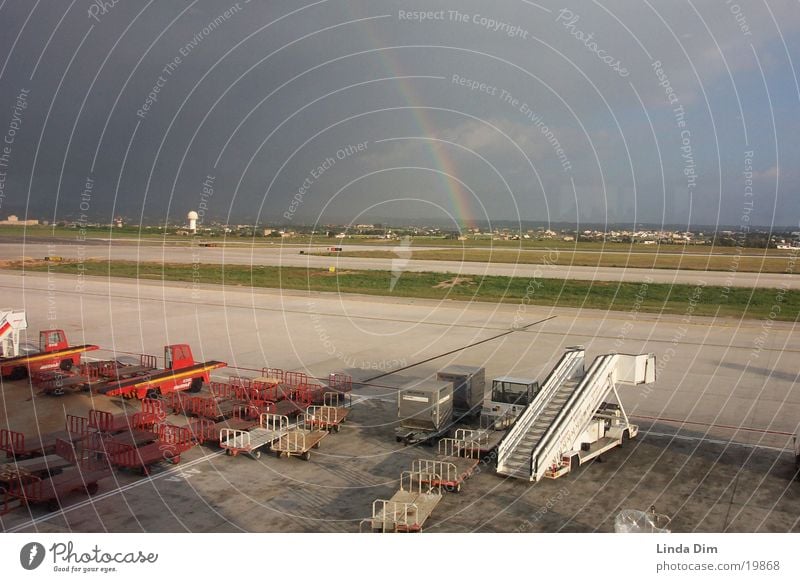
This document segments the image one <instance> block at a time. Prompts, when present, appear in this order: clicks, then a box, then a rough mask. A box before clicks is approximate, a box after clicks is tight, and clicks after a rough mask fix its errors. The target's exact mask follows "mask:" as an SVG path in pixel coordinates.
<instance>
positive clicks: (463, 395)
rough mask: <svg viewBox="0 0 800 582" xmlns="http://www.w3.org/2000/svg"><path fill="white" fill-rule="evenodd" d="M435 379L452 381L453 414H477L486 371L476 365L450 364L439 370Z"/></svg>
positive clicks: (483, 394)
mask: <svg viewBox="0 0 800 582" xmlns="http://www.w3.org/2000/svg"><path fill="white" fill-rule="evenodd" d="M436 379H437V380H444V381H446V382H452V383H453V415H454V416H460V417H466V416H477V415H478V414H480V412H481V406H482V405H483V401H484V398H485V395H486V371H485V370H484V369H483V368H482V367H478V366H461V365H452V366H448V367H446V368H444V369H443V370H439V372H438V373H437V374H436Z"/></svg>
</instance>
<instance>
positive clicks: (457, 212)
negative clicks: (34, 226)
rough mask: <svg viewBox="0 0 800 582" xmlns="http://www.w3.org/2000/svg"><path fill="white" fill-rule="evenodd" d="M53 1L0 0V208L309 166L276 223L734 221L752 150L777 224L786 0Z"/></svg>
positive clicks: (792, 198)
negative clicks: (0, 158)
mask: <svg viewBox="0 0 800 582" xmlns="http://www.w3.org/2000/svg"><path fill="white" fill-rule="evenodd" d="M68 6H70V5H69V4H68V3H62V2H52V1H42V2H39V3H38V4H37V3H34V2H29V1H26V0H8V1H7V2H6V3H5V4H4V5H3V7H2V9H1V10H0V31H2V34H0V66H4V68H3V70H2V77H0V133H3V134H5V133H6V129H7V128H8V127H9V124H10V123H11V122H12V120H13V118H14V107H15V103H16V102H17V100H18V99H17V97H18V96H19V94H20V91H22V90H27V91H29V97H28V106H27V108H26V109H25V110H24V115H23V116H22V119H21V123H19V122H17V125H19V129H18V130H17V131H16V136H15V139H14V143H13V144H12V145H13V147H12V149H11V153H10V154H9V156H8V157H9V160H8V163H7V167H4V168H2V169H0V170H3V171H5V174H6V176H5V178H6V179H5V182H4V184H5V186H4V189H3V195H4V197H3V198H2V208H0V215H2V214H4V213H8V212H25V211H26V210H27V212H28V213H29V214H31V215H34V216H37V217H41V218H52V217H69V216H72V217H75V216H76V215H77V214H79V213H80V212H81V204H80V203H81V198H80V195H81V192H83V191H84V190H85V183H86V180H87V177H88V178H91V179H92V180H93V182H94V189H93V192H92V201H91V208H90V213H91V214H92V216H93V217H97V218H98V219H104V220H107V219H109V218H110V217H111V216H113V215H116V214H122V215H124V216H127V217H129V218H131V219H134V220H136V219H138V217H139V216H144V217H146V218H147V219H149V220H164V219H166V218H169V219H173V220H174V219H178V218H180V217H182V216H184V215H185V214H186V212H187V211H188V210H189V209H191V208H195V207H196V206H197V205H198V203H199V201H200V199H201V193H202V184H203V181H204V180H206V178H207V176H209V175H212V176H214V195H213V197H212V199H211V200H210V201H209V215H210V216H214V217H217V218H220V219H227V218H228V217H230V218H231V219H232V220H235V221H253V220H255V219H260V220H261V221H270V220H279V219H282V218H281V217H283V215H284V212H285V211H286V209H287V208H288V207H289V205H290V203H291V201H292V199H293V197H295V195H296V194H297V192H298V190H299V189H300V188H301V187H303V184H304V182H307V181H309V180H310V181H311V183H310V184H308V187H307V188H304V191H305V194H304V195H303V196H302V203H301V204H299V205H298V207H297V209H296V212H295V213H293V215H292V221H294V222H307V221H316V220H320V221H322V222H326V221H333V220H336V221H340V220H349V219H351V218H353V217H356V216H363V214H362V213H363V211H364V209H365V208H369V207H374V208H375V209H374V211H372V212H374V214H375V215H376V216H397V217H400V216H408V217H412V218H413V217H430V216H431V213H438V214H439V215H440V216H441V218H442V219H447V217H448V216H452V217H455V219H456V220H461V219H467V218H479V219H480V218H490V219H492V220H497V219H517V218H521V219H523V220H547V219H551V220H580V221H582V222H585V221H594V222H602V221H610V222H617V221H626V222H631V221H634V220H636V221H639V222H659V221H662V220H663V221H666V222H669V223H683V224H685V223H687V222H688V221H690V220H691V221H692V222H694V223H704V224H717V223H720V224H734V225H735V224H738V223H739V222H740V220H741V215H742V208H743V204H744V203H745V201H746V200H745V198H744V196H743V192H744V176H743V172H744V165H745V164H744V158H745V152H747V151H753V152H754V156H753V165H754V170H755V171H756V173H757V176H756V177H757V179H756V196H755V199H754V210H753V221H754V222H755V223H758V224H763V225H769V224H771V223H772V222H773V216H774V217H776V218H775V219H774V220H776V221H777V222H778V223H779V224H787V225H788V224H796V223H797V221H798V218H800V197H798V196H797V189H798V185H800V176H798V175H797V173H796V172H793V171H789V170H788V168H791V167H793V164H794V161H795V160H796V159H797V157H798V154H800V152H798V143H797V138H796V136H797V129H798V128H797V125H798V121H797V120H798V119H800V116H798V105H800V95H798V86H797V79H796V71H795V69H794V68H793V63H792V62H791V61H790V55H797V54H798V50H797V48H798V32H799V29H800V15H798V13H797V4H796V3H795V2H791V1H789V0H785V1H777V2H769V3H766V2H761V3H741V4H737V3H735V2H726V1H724V0H723V1H716V0H714V1H712V0H703V1H700V0H693V1H692V2H688V1H681V2H669V3H659V2H652V0H651V1H650V2H649V3H631V2H622V1H621V0H619V1H606V2H599V1H598V2H592V1H589V0H581V1H576V2H572V3H569V4H567V5H564V4H560V3H554V2H542V3H539V4H538V5H537V4H534V3H530V2H523V1H518V0H507V1H502V2H494V3H491V4H489V3H486V2H480V1H477V0H467V1H465V0H459V2H454V1H452V0H450V1H444V2H435V3H433V4H432V3H430V2H409V1H396V0H379V1H370V2H367V1H366V0H363V1H360V2H344V1H341V0H336V1H334V0H331V1H329V2H318V3H314V2H309V3H307V4H305V5H304V4H299V3H297V2H291V1H289V0H281V1H270V2H263V1H256V0H253V1H252V2H246V1H244V0H240V2H238V3H234V2H230V3H228V2H224V1H223V2H218V1H215V2H212V1H210V0H197V1H195V2H189V1H185V0H181V1H178V0H159V1H158V2H149V3H148V2H145V1H132V0H131V1H120V2H118V3H117V4H115V5H113V6H112V5H111V4H110V3H109V8H107V10H105V11H102V10H100V9H99V8H97V6H98V5H97V4H96V3H94V2H91V1H89V0H76V2H75V3H74V4H73V5H72V7H71V8H70V9H69V10H67V8H68ZM562 10H568V12H562ZM90 11H91V12H90ZM415 11H428V12H432V13H433V14H431V15H430V16H431V18H430V19H426V20H425V21H421V22H420V21H419V20H414V19H413V18H412V17H410V16H408V15H409V14H411V13H413V12H415ZM456 12H458V15H456ZM576 17H577V18H576ZM590 35H591V36H590ZM654 61H659V62H660V63H661V67H660V68H661V70H662V73H663V74H662V76H661V77H659V76H658V74H657V73H656V69H657V68H658V67H654V66H653V63H654ZM3 63H4V64H3ZM623 70H624V72H625V73H627V74H625V75H622V74H620V73H621V72H622V71H623ZM454 75H455V76H457V79H467V80H470V81H475V84H474V88H470V86H472V85H470V86H467V85H465V84H464V83H460V82H458V81H456V82H454ZM481 84H483V86H482V87H481ZM667 88H669V90H670V91H671V93H668V92H667ZM670 98H671V99H672V100H673V102H672V103H670V101H669V100H670ZM679 106H682V107H683V113H682V114H681V115H677V114H676V112H675V108H676V107H679ZM681 124H683V125H681ZM542 126H546V130H547V131H544V130H543V128H542ZM686 132H688V133H686ZM400 138H413V139H400ZM443 141H448V142H452V143H451V144H445V143H442V142H443ZM364 142H366V146H365V148H364V149H363V151H356V152H355V153H352V154H351V153H348V154H347V155H345V156H343V157H342V158H341V159H339V158H338V157H337V152H339V151H340V150H342V149H345V150H346V149H347V146H352V145H354V144H358V143H364ZM687 148H688V149H687ZM326 159H333V160H334V162H333V163H332V164H328V165H329V166H330V167H328V168H327V169H326V170H325V171H324V172H322V173H321V174H320V173H318V174H319V175H318V177H316V178H314V177H313V175H312V172H316V168H318V167H319V166H320V165H321V164H323V163H324V162H325V160H326ZM409 166H415V167H418V168H420V169H417V170H410V169H392V168H397V167H409ZM687 172H689V173H690V174H692V173H693V174H692V175H693V176H694V177H692V175H690V176H687V175H686V174H687ZM448 174H449V175H451V176H452V178H448V177H447V175H448ZM309 176H311V178H309ZM573 185H574V190H573ZM337 192H338V194H337ZM334 196H335V198H334ZM395 199H411V200H416V202H414V201H405V202H402V203H401V202H388V201H390V200H395ZM432 205H433V206H432ZM368 214H369V213H368ZM368 214H367V216H366V217H364V218H361V219H360V220H362V221H365V220H367V219H368Z"/></svg>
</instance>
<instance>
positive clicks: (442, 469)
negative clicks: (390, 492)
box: [411, 438, 481, 493]
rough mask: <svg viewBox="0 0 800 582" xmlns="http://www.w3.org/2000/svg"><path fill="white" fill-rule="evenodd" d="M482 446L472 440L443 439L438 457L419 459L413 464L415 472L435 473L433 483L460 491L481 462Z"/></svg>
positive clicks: (443, 487) (440, 442) (456, 491)
mask: <svg viewBox="0 0 800 582" xmlns="http://www.w3.org/2000/svg"><path fill="white" fill-rule="evenodd" d="M480 456H481V454H480V448H479V447H478V444H477V443H475V442H472V441H461V440H456V439H450V438H446V439H442V440H440V441H439V456H438V458H436V459H417V460H416V461H414V462H413V463H412V464H411V471H412V472H414V473H425V474H428V475H434V476H435V480H434V481H432V482H431V485H435V486H438V487H441V488H442V489H444V490H445V491H450V492H455V493H458V492H460V491H461V485H462V484H463V483H464V481H466V480H467V479H469V477H470V476H471V475H472V473H473V472H474V471H475V468H476V467H477V466H478V463H480Z"/></svg>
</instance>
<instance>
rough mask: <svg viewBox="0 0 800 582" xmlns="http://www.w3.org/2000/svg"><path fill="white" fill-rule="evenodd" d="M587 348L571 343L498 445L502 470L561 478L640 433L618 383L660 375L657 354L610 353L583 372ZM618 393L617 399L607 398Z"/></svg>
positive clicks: (532, 477) (525, 475)
mask: <svg viewBox="0 0 800 582" xmlns="http://www.w3.org/2000/svg"><path fill="white" fill-rule="evenodd" d="M583 363H584V350H583V349H582V348H571V349H569V350H567V352H566V353H565V354H564V356H563V357H562V358H561V360H559V362H558V364H556V367H555V368H553V370H552V371H551V373H550V374H549V375H548V377H547V380H546V381H545V383H544V384H543V385H542V389H541V391H540V392H539V394H538V396H537V397H536V398H535V399H534V401H533V402H532V403H531V404H530V405H528V407H527V408H526V409H525V411H524V412H523V413H522V415H520V417H519V419H518V420H517V422H516V424H515V425H514V426H513V427H512V428H511V429H510V430H509V431H508V433H507V434H506V436H505V437H504V438H503V440H502V441H501V443H500V445H499V446H498V447H497V472H498V473H500V474H501V475H506V476H509V477H515V478H519V479H525V480H528V481H532V482H535V481H539V480H540V479H542V478H544V477H548V478H553V479H555V478H557V477H561V476H562V475H565V474H567V473H569V472H570V471H572V470H574V469H576V468H577V467H578V466H579V465H581V464H582V463H585V462H588V461H590V460H592V459H594V458H597V457H598V456H599V455H601V454H602V453H604V452H606V451H608V450H610V449H612V448H614V447H617V446H621V445H623V444H624V443H625V442H626V441H627V440H628V439H631V438H634V437H635V436H636V435H637V433H638V426H636V425H634V424H631V423H630V422H629V421H628V417H627V415H626V414H625V410H624V409H623V407H622V402H621V400H620V397H619V393H618V392H617V385H618V384H631V385H641V384H649V383H651V382H654V381H655V370H656V365H655V356H654V355H653V354H638V355H628V354H606V355H601V356H598V357H597V358H595V360H594V361H593V362H592V365H591V366H590V367H589V369H588V370H586V371H585V372H583V366H584V364H583ZM611 396H613V397H614V398H615V400H616V403H613V402H611V403H609V402H606V399H607V398H609V397H611Z"/></svg>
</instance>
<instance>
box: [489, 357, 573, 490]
mask: <svg viewBox="0 0 800 582" xmlns="http://www.w3.org/2000/svg"><path fill="white" fill-rule="evenodd" d="M584 355H585V352H584V350H583V349H582V348H576V349H570V350H568V351H567V352H566V353H565V354H564V355H563V356H562V357H561V359H560V360H559V361H558V363H557V364H556V365H555V367H554V368H553V370H552V371H551V372H550V374H549V375H548V376H547V380H545V382H544V384H542V388H541V390H540V391H539V393H538V394H537V395H536V398H534V399H533V402H531V403H530V404H529V405H528V406H527V408H526V409H525V410H524V411H523V413H522V414H521V415H520V417H519V418H518V419H517V422H516V423H515V424H514V426H513V427H512V428H511V430H509V431H508V434H507V435H506V436H505V437H504V438H503V440H502V441H501V442H500V444H499V445H498V448H497V472H498V473H500V474H501V475H507V476H509V477H517V478H519V479H529V478H530V474H531V466H530V465H531V451H532V450H533V448H534V447H535V446H536V444H537V443H538V442H539V440H541V437H542V435H543V434H544V433H545V431H547V429H548V428H549V426H550V424H551V423H552V422H553V421H554V420H555V418H556V416H557V415H558V413H559V412H560V411H561V409H562V408H563V406H564V405H565V404H566V402H567V401H568V400H569V398H570V396H571V395H572V393H573V392H574V391H575V389H576V388H577V386H578V383H579V381H580V379H581V377H582V376H583V362H584Z"/></svg>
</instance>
